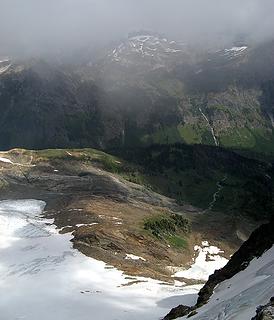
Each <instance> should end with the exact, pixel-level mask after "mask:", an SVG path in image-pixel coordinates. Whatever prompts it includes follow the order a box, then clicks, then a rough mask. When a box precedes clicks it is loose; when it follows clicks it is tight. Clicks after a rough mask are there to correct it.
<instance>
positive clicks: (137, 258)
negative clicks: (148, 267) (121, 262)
mask: <svg viewBox="0 0 274 320" xmlns="http://www.w3.org/2000/svg"><path fill="white" fill-rule="evenodd" d="M125 259H126V260H142V261H146V259H144V258H142V257H138V256H135V255H134V254H128V253H127V254H126V257H125Z"/></svg>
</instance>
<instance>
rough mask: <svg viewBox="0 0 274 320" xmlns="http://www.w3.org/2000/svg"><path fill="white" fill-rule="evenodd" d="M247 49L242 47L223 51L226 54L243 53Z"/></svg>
mask: <svg viewBox="0 0 274 320" xmlns="http://www.w3.org/2000/svg"><path fill="white" fill-rule="evenodd" d="M246 49H247V47H246V46H243V47H232V48H230V49H225V51H226V52H231V51H233V52H242V51H245V50H246Z"/></svg>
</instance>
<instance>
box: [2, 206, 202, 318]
mask: <svg viewBox="0 0 274 320" xmlns="http://www.w3.org/2000/svg"><path fill="white" fill-rule="evenodd" d="M45 205H46V203H45V202H43V201H38V200H13V201H0V295H1V299H0V310H1V316H0V318H1V320H15V319H16V320H17V319H26V320H37V319H39V320H49V319H50V320H70V319H71V320H72V319H73V320H90V319H96V320H129V319H130V320H134V319H138V320H139V319H144V320H146V319H147V320H148V319H149V320H153V319H155V320H156V319H159V318H160V317H162V316H163V315H165V314H166V313H167V312H168V311H169V310H170V309H171V308H172V307H173V306H174V305H177V304H179V303H184V304H187V305H192V304H195V302H196V298H197V292H198V290H199V289H200V287H201V286H198V285H196V286H188V287H186V286H184V285H183V284H182V283H180V282H178V281H176V285H174V286H170V285H162V284H160V282H159V281H156V280H152V279H146V278H135V277H134V278H131V279H128V278H126V275H124V274H123V273H122V272H121V271H119V270H116V269H114V268H112V269H109V267H107V266H106V265H105V263H103V262H101V261H97V260H94V259H91V258H88V257H86V256H84V255H83V254H81V253H80V252H78V251H77V250H74V249H73V248H72V244H71V242H70V240H71V238H72V236H71V235H70V234H66V235H61V234H59V233H58V230H57V229H56V227H55V226H54V225H53V220H49V219H45V218H43V215H42V213H43V210H44V207H45ZM130 257H131V258H132V257H133V256H131V255H130ZM136 280H139V281H137V283H134V284H132V285H126V284H129V283H130V282H131V281H133V282H134V281H136Z"/></svg>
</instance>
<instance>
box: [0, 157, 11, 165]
mask: <svg viewBox="0 0 274 320" xmlns="http://www.w3.org/2000/svg"><path fill="white" fill-rule="evenodd" d="M0 162H5V163H10V164H13V162H12V161H11V160H10V159H7V158H2V157H0Z"/></svg>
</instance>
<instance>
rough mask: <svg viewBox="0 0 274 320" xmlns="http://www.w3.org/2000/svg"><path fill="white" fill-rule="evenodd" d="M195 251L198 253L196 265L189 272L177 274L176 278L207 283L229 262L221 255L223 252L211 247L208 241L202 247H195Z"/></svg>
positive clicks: (184, 271) (182, 271)
mask: <svg viewBox="0 0 274 320" xmlns="http://www.w3.org/2000/svg"><path fill="white" fill-rule="evenodd" d="M194 250H195V251H197V252H198V256H197V258H196V259H195V261H194V264H193V265H192V266H191V267H190V268H189V269H187V270H181V271H178V272H176V273H175V275H174V276H175V277H178V278H185V279H194V280H204V281H207V279H208V277H209V276H210V275H211V274H212V273H214V271H215V270H217V269H220V268H222V267H223V266H225V265H226V264H227V262H228V260H227V259H226V258H224V257H222V256H220V255H219V254H220V253H223V251H221V250H220V249H219V248H217V247H215V246H210V245H209V243H208V241H203V242H202V247H200V246H198V245H196V246H194Z"/></svg>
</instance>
